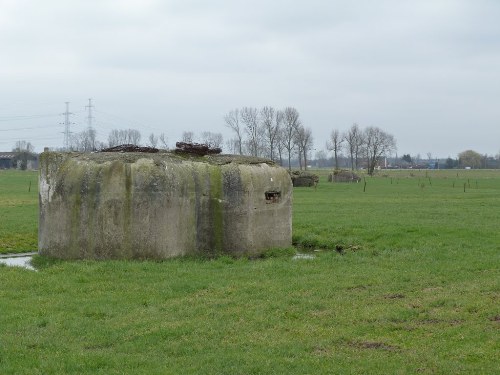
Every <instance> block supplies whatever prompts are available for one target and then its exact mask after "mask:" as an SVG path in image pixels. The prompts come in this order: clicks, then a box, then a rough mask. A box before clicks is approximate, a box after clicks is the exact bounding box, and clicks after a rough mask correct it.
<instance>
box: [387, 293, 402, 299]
mask: <svg viewBox="0 0 500 375" xmlns="http://www.w3.org/2000/svg"><path fill="white" fill-rule="evenodd" d="M384 298H386V299H401V298H405V295H404V294H401V293H394V294H387V295H385V296H384Z"/></svg>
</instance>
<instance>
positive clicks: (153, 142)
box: [148, 133, 158, 148]
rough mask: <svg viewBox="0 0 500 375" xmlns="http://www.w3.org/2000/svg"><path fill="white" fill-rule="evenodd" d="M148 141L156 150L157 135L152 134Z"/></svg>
mask: <svg viewBox="0 0 500 375" xmlns="http://www.w3.org/2000/svg"><path fill="white" fill-rule="evenodd" d="M148 139H149V145H150V146H151V147H153V148H156V146H157V145H158V136H157V135H155V134H154V133H151V134H150V135H149V138H148Z"/></svg>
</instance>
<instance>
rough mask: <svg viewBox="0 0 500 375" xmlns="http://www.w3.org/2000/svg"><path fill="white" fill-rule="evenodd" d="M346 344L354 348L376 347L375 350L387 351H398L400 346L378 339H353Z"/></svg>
mask: <svg viewBox="0 0 500 375" xmlns="http://www.w3.org/2000/svg"><path fill="white" fill-rule="evenodd" d="M348 345H349V346H350V347H352V348H356V349H377V350H387V351H391V352H394V351H399V350H400V348H399V347H397V346H395V345H389V344H386V343H385V342H380V341H355V342H349V343H348Z"/></svg>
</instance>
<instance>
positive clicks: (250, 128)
mask: <svg viewBox="0 0 500 375" xmlns="http://www.w3.org/2000/svg"><path fill="white" fill-rule="evenodd" d="M240 116H241V122H242V123H243V126H244V129H245V133H246V134H247V136H248V139H247V144H248V151H249V152H250V154H251V155H252V156H259V151H260V146H261V142H260V138H261V134H262V133H261V129H260V125H259V112H258V111H257V108H253V107H243V108H242V109H241V112H240Z"/></svg>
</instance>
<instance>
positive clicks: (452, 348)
mask: <svg viewBox="0 0 500 375" xmlns="http://www.w3.org/2000/svg"><path fill="white" fill-rule="evenodd" d="M3 173H4V172H1V173H0V179H1V180H0V181H1V184H0V207H1V210H2V211H1V212H2V229H1V232H0V244H2V245H0V248H1V249H2V251H4V250H5V245H3V244H4V243H9V244H11V245H9V246H10V248H11V250H10V251H17V250H21V249H24V248H26V249H28V248H29V249H32V248H33V247H35V248H36V222H37V219H36V215H37V213H36V212H37V198H36V193H35V197H32V195H31V193H33V186H32V190H31V193H30V194H29V193H28V192H27V190H28V184H27V181H29V180H30V179H32V178H33V179H36V175H33V174H28V173H27V174H22V173H19V172H17V173H13V172H8V173H12V174H3ZM321 173H322V174H323V175H322V178H321V182H320V184H319V185H318V188H317V189H312V188H296V189H295V190H294V217H293V225H294V228H293V233H294V234H293V240H294V243H295V245H296V249H297V250H298V251H300V252H307V253H309V254H312V255H314V256H315V258H314V259H298V260H294V259H292V253H294V252H295V250H292V249H282V250H278V249H273V250H270V251H269V252H267V254H266V257H264V258H263V259H258V260H248V259H232V258H229V257H220V258H218V259H214V260H201V259H176V260H169V261H164V262H134V261H107V262H90V261H75V262H61V261H55V260H51V259H47V258H44V257H37V258H36V259H35V260H34V263H35V265H36V266H37V268H38V272H33V271H29V270H24V269H18V268H10V267H4V266H0V285H1V288H0V328H1V329H0V374H273V373H276V374H290V373H292V374H346V373H347V374H407V373H423V374H494V373H498V369H499V366H498V359H497V357H498V352H499V349H500V348H499V338H500V337H499V328H500V308H499V306H500V304H499V297H500V285H499V279H500V278H499V269H500V268H499V264H500V259H499V254H500V234H499V231H498V226H499V212H500V172H499V171H458V176H457V171H411V172H410V171H393V172H386V171H382V172H381V173H380V176H378V177H373V178H371V177H366V180H365V181H366V186H365V184H364V182H365V181H362V182H361V183H359V184H329V183H327V182H326V177H325V175H324V172H321ZM410 173H411V174H412V175H410ZM382 175H385V177H382ZM4 177H5V178H4ZM464 184H465V192H464ZM364 189H365V190H366V191H365V192H363V190H364ZM24 190H26V191H24ZM23 197H24V198H23ZM8 202H11V203H8ZM14 202H16V203H14ZM9 204H10V205H9ZM4 207H9V208H10V207H12V208H16V207H19V212H21V211H23V212H24V213H23V214H19V213H18V210H17V209H12V210H6V211H4ZM23 220H25V221H26V223H31V224H30V225H28V224H26V225H25V226H21V224H20V222H21V221H23ZM6 221H7V222H9V223H8V224H6V225H5V222H6ZM4 228H9V229H8V230H6V229H4ZM16 228H23V232H22V233H24V234H23V235H21V236H19V237H15V236H14V235H15V234H16V233H18V231H17V230H16ZM29 236H31V239H32V240H33V238H34V239H35V241H34V245H32V244H33V242H30V245H29V246H26V247H24V246H25V245H19V244H18V242H16V241H15V240H14V241H13V240H12V239H9V238H22V237H27V238H28V237H29ZM33 236H34V237H33ZM8 241H9V242H8Z"/></svg>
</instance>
